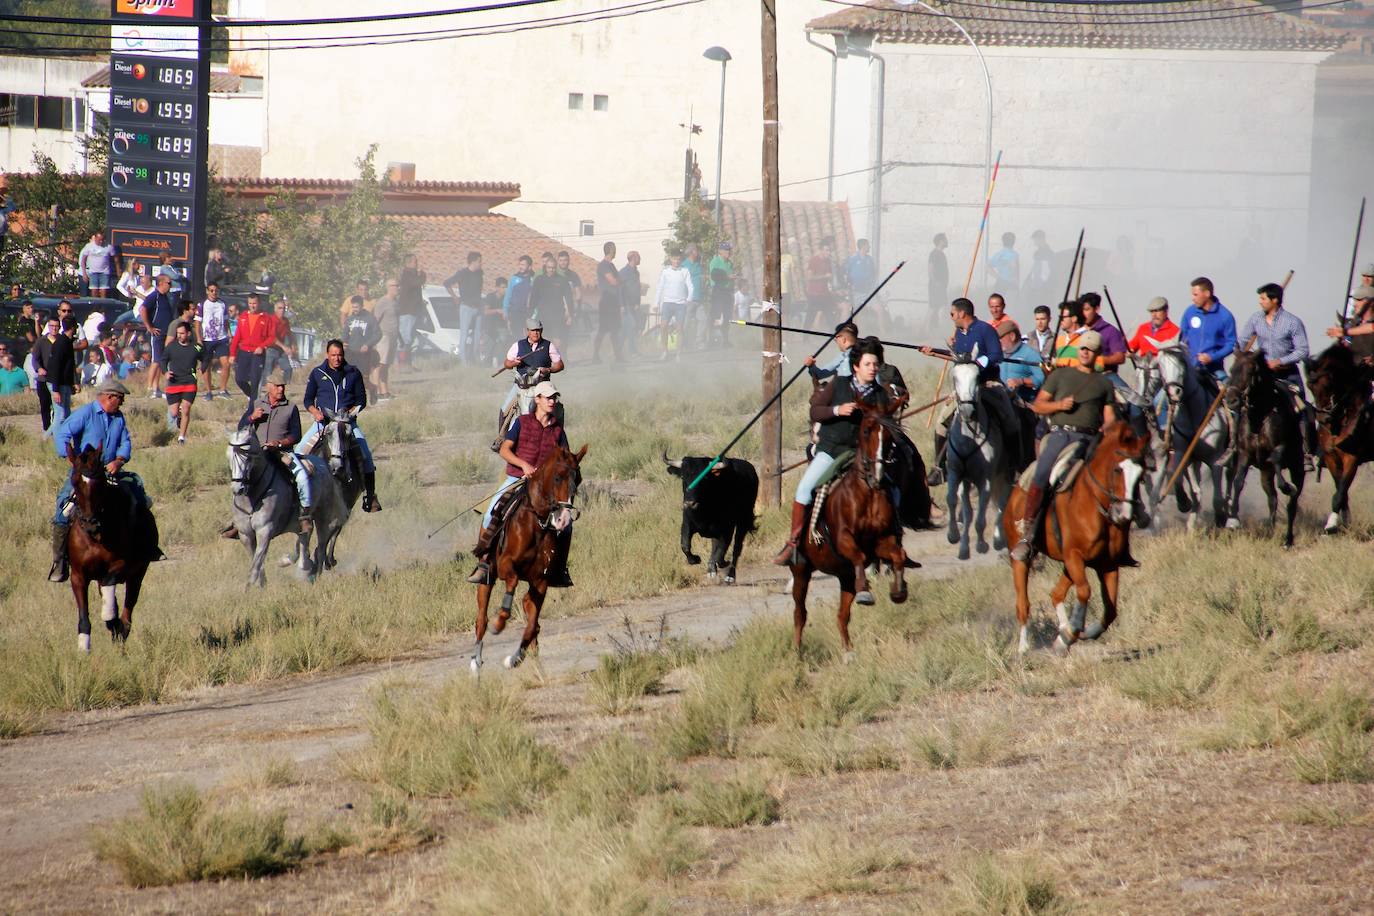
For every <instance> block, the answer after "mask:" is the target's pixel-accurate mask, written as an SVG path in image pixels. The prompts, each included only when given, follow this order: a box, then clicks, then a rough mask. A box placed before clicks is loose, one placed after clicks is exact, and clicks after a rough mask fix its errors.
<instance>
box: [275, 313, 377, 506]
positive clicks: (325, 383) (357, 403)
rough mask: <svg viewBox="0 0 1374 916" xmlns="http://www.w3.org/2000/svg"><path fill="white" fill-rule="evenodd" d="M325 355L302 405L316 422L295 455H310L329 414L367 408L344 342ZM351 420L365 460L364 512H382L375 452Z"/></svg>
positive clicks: (330, 347) (355, 420) (359, 375)
mask: <svg viewBox="0 0 1374 916" xmlns="http://www.w3.org/2000/svg"><path fill="white" fill-rule="evenodd" d="M324 352H325V358H324V362H322V363H320V364H319V365H318V366H316V367H315V368H314V369H312V370H311V371H310V377H309V379H307V380H306V383H305V399H304V401H303V403H304V405H305V409H306V410H308V411H310V416H312V417H314V418H315V422H314V423H311V424H310V428H309V429H307V430H306V431H305V435H304V436H303V437H302V438H301V441H300V444H299V445H298V446H296V452H297V453H298V454H301V455H308V454H310V452H311V450H312V449H313V448H314V447H315V440H316V438H317V437H318V434H319V431H320V427H321V425H322V424H323V423H324V421H325V419H326V417H325V411H326V410H327V411H330V412H332V413H335V414H340V415H344V414H347V413H348V411H350V410H352V409H353V408H355V407H356V408H357V409H358V410H359V411H361V410H363V408H365V407H367V386H366V385H365V384H364V383H363V374H362V373H361V372H359V371H358V367H357V366H355V365H353V364H352V363H349V362H348V361H346V360H345V359H344V345H343V341H341V340H338V339H335V340H331V341H330V342H329V343H328V344H326V345H325V348H324ZM350 419H351V422H352V424H353V439H354V441H356V442H357V443H358V450H359V451H360V452H361V453H362V458H363V486H364V487H365V488H366V490H365V492H364V494H363V511H364V512H380V511H382V504H381V502H380V501H379V500H378V499H377V466H376V465H375V464H373V463H372V449H371V448H369V447H368V444H367V439H365V438H363V429H362V427H361V426H359V425H358V417H357V414H356V413H354V414H353V415H352V416H351V418H350Z"/></svg>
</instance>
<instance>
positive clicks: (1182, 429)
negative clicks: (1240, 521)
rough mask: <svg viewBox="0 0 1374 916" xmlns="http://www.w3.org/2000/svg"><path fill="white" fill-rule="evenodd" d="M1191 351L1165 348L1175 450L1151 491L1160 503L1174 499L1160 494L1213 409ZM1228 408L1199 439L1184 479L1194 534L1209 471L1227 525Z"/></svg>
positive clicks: (1218, 520) (1220, 521)
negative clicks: (1225, 458)
mask: <svg viewBox="0 0 1374 916" xmlns="http://www.w3.org/2000/svg"><path fill="white" fill-rule="evenodd" d="M1188 356H1189V354H1188V348H1187V346H1185V345H1184V344H1182V343H1177V344H1174V345H1172V346H1167V347H1160V348H1159V356H1158V362H1159V375H1160V379H1161V381H1162V384H1163V387H1164V394H1165V396H1166V398H1167V406H1166V408H1165V413H1166V415H1167V417H1168V424H1169V425H1168V429H1167V430H1166V431H1165V437H1166V441H1167V442H1168V448H1169V460H1168V461H1165V462H1162V463H1161V464H1160V472H1159V474H1158V476H1157V477H1156V479H1155V481H1154V485H1153V487H1152V488H1151V489H1152V490H1153V495H1154V499H1155V501H1156V502H1162V501H1163V500H1164V499H1167V498H1168V496H1169V494H1167V493H1163V492H1161V490H1160V488H1161V487H1163V486H1164V484H1165V483H1167V482H1168V480H1169V477H1170V476H1172V475H1173V473H1174V469H1175V468H1176V467H1178V464H1179V461H1180V460H1181V459H1182V458H1183V453H1184V452H1185V451H1187V449H1188V443H1189V442H1191V441H1192V439H1193V437H1194V436H1195V435H1196V434H1197V431H1198V427H1199V426H1200V425H1201V424H1202V418H1203V417H1204V416H1206V414H1207V409H1208V408H1209V407H1210V406H1211V401H1212V397H1211V396H1210V395H1209V394H1208V389H1207V388H1205V387H1204V386H1203V384H1202V382H1201V370H1199V369H1198V368H1197V367H1195V366H1193V365H1192V363H1191V361H1190V360H1189V358H1188ZM1228 419H1229V416H1228V415H1227V412H1226V408H1225V407H1224V406H1223V407H1220V408H1218V409H1217V410H1216V411H1214V412H1213V413H1212V416H1211V418H1210V419H1209V420H1208V421H1207V426H1206V429H1204V430H1203V433H1202V435H1201V436H1200V437H1199V438H1198V441H1197V445H1196V446H1195V447H1194V448H1193V453H1192V455H1190V456H1189V458H1188V465H1187V467H1185V468H1184V469H1183V471H1182V472H1181V473H1180V474H1179V478H1178V484H1177V486H1178V497H1179V511H1181V512H1183V513H1184V514H1185V515H1186V516H1187V519H1188V522H1187V524H1188V530H1189V531H1193V530H1194V529H1195V528H1196V527H1197V522H1198V518H1199V517H1200V516H1201V514H1202V475H1203V472H1204V471H1206V472H1207V473H1208V474H1209V475H1210V476H1211V483H1212V514H1213V517H1214V519H1215V524H1216V525H1217V526H1218V527H1220V526H1222V525H1225V524H1226V518H1227V506H1226V492H1225V490H1226V488H1225V486H1224V484H1225V476H1226V469H1225V468H1223V467H1222V466H1221V464H1220V463H1219V459H1221V457H1222V456H1223V455H1224V454H1225V452H1226V449H1227V446H1228V445H1230V442H1231V424H1230V423H1229V422H1228Z"/></svg>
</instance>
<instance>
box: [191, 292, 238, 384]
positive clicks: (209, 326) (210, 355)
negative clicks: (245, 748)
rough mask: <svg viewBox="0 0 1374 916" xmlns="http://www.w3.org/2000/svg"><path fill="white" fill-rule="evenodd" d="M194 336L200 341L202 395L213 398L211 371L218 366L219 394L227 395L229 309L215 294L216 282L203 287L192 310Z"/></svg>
mask: <svg viewBox="0 0 1374 916" xmlns="http://www.w3.org/2000/svg"><path fill="white" fill-rule="evenodd" d="M195 331H196V339H197V340H199V341H200V358H201V374H202V375H204V377H205V390H206V397H207V398H208V399H210V400H212V401H213V400H214V399H215V386H214V378H213V376H214V371H215V367H216V366H218V367H219V394H220V397H225V398H227V397H228V396H229V338H230V336H231V331H230V329H229V310H228V308H227V306H225V304H224V300H223V299H221V298H220V297H219V284H218V283H211V284H209V285H208V286H206V287H205V301H203V302H202V303H201V304H200V307H199V308H198V309H196V317H195Z"/></svg>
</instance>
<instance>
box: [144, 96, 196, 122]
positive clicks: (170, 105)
mask: <svg viewBox="0 0 1374 916" xmlns="http://www.w3.org/2000/svg"><path fill="white" fill-rule="evenodd" d="M153 114H154V116H156V117H158V118H162V119H164V120H169V121H193V120H195V117H196V106H195V103H193V102H171V101H167V100H160V101H158V102H157V104H155V105H154V106H153Z"/></svg>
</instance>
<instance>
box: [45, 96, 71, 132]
mask: <svg viewBox="0 0 1374 916" xmlns="http://www.w3.org/2000/svg"><path fill="white" fill-rule="evenodd" d="M63 102H67V103H70V102H71V100H70V99H64V98H62V97H60V96H52V95H43V96H39V97H38V126H39V127H41V128H43V129H44V130H61V129H62V103H63Z"/></svg>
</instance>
